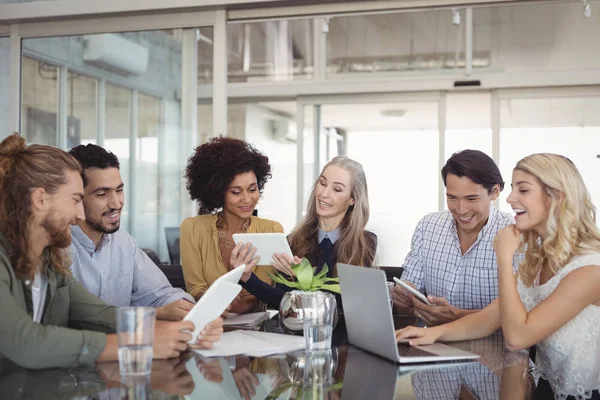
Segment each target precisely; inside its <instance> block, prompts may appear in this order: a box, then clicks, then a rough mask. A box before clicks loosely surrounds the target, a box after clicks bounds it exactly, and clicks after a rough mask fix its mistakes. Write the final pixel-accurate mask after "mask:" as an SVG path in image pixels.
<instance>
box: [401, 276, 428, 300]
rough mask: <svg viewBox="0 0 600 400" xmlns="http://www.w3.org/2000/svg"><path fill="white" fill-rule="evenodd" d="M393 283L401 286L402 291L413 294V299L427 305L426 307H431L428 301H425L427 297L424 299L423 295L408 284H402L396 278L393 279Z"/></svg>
mask: <svg viewBox="0 0 600 400" xmlns="http://www.w3.org/2000/svg"><path fill="white" fill-rule="evenodd" d="M394 282H396V283H397V284H398V285H400V286H402V287H403V288H404V289H406V290H408V291H409V292H411V293H412V294H414V295H415V297H416V298H417V299H419V300H421V301H422V302H423V303H425V304H427V305H428V306H430V305H431V303H430V302H429V300H427V297H425V295H424V294H423V293H421V292H419V291H418V290H417V289H415V288H413V287H412V286H410V285H409V284H407V283H405V282H402V281H401V280H400V279H398V278H396V277H394Z"/></svg>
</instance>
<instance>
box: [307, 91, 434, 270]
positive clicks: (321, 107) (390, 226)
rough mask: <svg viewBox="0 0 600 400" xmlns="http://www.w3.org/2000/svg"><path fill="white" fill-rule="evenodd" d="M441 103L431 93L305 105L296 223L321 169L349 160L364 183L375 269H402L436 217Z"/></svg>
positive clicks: (331, 99)
mask: <svg viewBox="0 0 600 400" xmlns="http://www.w3.org/2000/svg"><path fill="white" fill-rule="evenodd" d="M439 98H440V96H439V93H432V94H429V93H427V94H421V95H407V94H402V95H379V96H357V97H354V98H353V97H327V98H323V97H320V98H312V99H310V98H306V99H300V100H299V107H300V108H301V109H302V111H303V112H302V113H299V115H300V116H301V118H298V121H297V122H298V132H303V135H302V140H300V141H299V146H301V148H299V153H301V157H300V158H299V163H298V169H299V171H301V172H302V179H301V180H299V185H298V187H299V190H298V193H299V196H298V201H299V203H300V205H301V208H300V209H299V210H298V211H299V215H302V214H301V213H303V212H304V210H305V209H306V203H307V201H308V198H309V195H310V192H311V190H312V186H313V184H314V182H315V180H316V179H317V177H318V175H319V174H320V172H321V169H322V168H323V166H324V165H325V164H326V163H327V161H329V160H331V159H332V158H333V157H335V156H336V155H346V156H348V157H350V158H352V159H354V160H356V161H358V162H360V163H361V164H362V165H363V168H364V170H365V174H366V176H367V182H368V188H369V203H370V204H369V205H370V218H369V223H368V225H367V229H368V230H371V231H373V232H375V233H376V234H377V236H378V254H377V264H379V265H390V266H401V265H402V263H403V261H404V258H405V256H406V254H407V253H408V251H409V249H410V243H411V238H412V234H413V231H414V229H415V227H416V225H417V222H418V221H419V220H420V219H421V218H422V217H423V216H424V215H426V214H428V213H430V212H434V211H437V210H438V203H439V168H438V165H439V154H440V145H439V137H440V130H439V124H438V115H439V111H440V110H439V107H440V102H439ZM298 137H300V135H298Z"/></svg>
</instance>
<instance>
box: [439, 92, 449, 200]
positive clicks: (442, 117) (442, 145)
mask: <svg viewBox="0 0 600 400" xmlns="http://www.w3.org/2000/svg"><path fill="white" fill-rule="evenodd" d="M446 100H447V93H446V92H440V99H439V101H438V171H441V170H442V168H443V167H444V164H445V163H446V110H447V105H446ZM437 179H438V182H439V186H438V187H439V188H438V210H439V211H443V210H444V208H445V205H446V202H445V193H446V186H445V185H444V181H443V180H442V177H441V174H438V177H437Z"/></svg>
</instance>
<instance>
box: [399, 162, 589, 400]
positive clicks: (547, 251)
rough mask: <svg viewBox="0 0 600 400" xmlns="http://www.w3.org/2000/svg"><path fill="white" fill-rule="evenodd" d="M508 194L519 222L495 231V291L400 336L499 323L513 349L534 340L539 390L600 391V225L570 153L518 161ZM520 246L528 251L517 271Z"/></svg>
mask: <svg viewBox="0 0 600 400" xmlns="http://www.w3.org/2000/svg"><path fill="white" fill-rule="evenodd" d="M507 201H508V203H509V204H510V205H511V206H512V208H513V210H514V211H515V213H516V217H515V221H516V224H515V225H509V226H507V227H506V228H504V229H502V230H500V231H499V232H498V234H497V235H496V239H495V245H494V248H495V251H496V255H497V259H498V285H499V293H500V295H499V297H498V299H496V300H494V301H493V302H492V303H491V304H490V305H489V306H487V307H486V308H484V309H483V310H481V311H479V312H477V313H475V314H471V315H468V316H466V317H464V318H462V319H459V320H457V321H454V322H452V323H449V324H445V325H440V326H437V327H434V328H426V329H423V328H415V327H409V328H405V329H401V330H399V331H397V332H396V338H397V340H398V341H400V340H407V339H408V340H409V343H410V344H411V345H413V346H416V345H422V344H429V343H433V342H435V341H438V340H439V341H457V340H469V339H476V338H481V337H485V336H488V335H491V334H492V333H493V332H495V331H496V330H497V329H499V328H502V331H503V334H504V339H505V342H506V346H507V347H508V348H509V349H510V350H519V349H527V348H529V347H530V346H532V345H537V356H536V363H537V367H538V369H539V372H540V373H541V377H542V380H540V384H538V392H537V393H539V392H540V391H542V390H544V388H547V389H548V390H550V389H551V390H552V391H553V392H554V398H556V399H566V398H573V399H600V394H599V393H598V390H599V389H600V290H598V288H599V287H600V231H599V230H598V228H597V227H596V224H595V219H596V212H595V208H594V206H593V205H592V203H591V201H590V196H589V193H588V191H587V189H586V187H585V184H584V183H583V179H582V178H581V175H580V174H579V172H578V171H577V168H576V167H575V166H574V165H573V163H572V162H571V161H570V160H569V159H567V158H565V157H562V156H559V155H555V154H534V155H531V156H528V157H525V158H524V159H522V160H521V161H519V162H518V163H517V166H516V167H515V169H514V171H513V176H512V192H511V194H510V196H509V197H508V199H507ZM524 249H525V250H524ZM517 251H524V252H525V259H524V261H523V262H522V263H521V265H520V268H519V271H518V272H517V274H516V275H513V270H512V260H513V255H514V254H515V252H517ZM537 393H536V394H537Z"/></svg>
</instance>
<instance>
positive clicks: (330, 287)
mask: <svg viewBox="0 0 600 400" xmlns="http://www.w3.org/2000/svg"><path fill="white" fill-rule="evenodd" d="M321 289H322V290H329V291H330V292H334V293H342V291H341V289H340V285H339V283H338V284H336V285H329V284H326V285H323V286H321Z"/></svg>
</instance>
